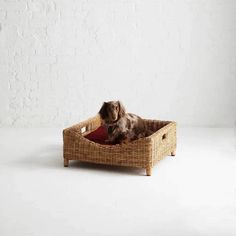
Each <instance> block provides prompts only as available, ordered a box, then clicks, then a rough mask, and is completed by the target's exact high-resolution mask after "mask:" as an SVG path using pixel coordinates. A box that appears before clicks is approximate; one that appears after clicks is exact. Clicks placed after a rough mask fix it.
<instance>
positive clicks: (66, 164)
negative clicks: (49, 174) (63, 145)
mask: <svg viewBox="0 0 236 236" xmlns="http://www.w3.org/2000/svg"><path fill="white" fill-rule="evenodd" d="M68 165H69V160H68V159H67V158H64V167H68Z"/></svg>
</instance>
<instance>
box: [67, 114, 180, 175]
mask: <svg viewBox="0 0 236 236" xmlns="http://www.w3.org/2000/svg"><path fill="white" fill-rule="evenodd" d="M145 122H147V126H148V128H149V129H150V130H152V131H155V132H154V133H153V134H152V135H150V136H148V137H146V138H141V139H138V140H135V141H132V142H130V143H128V144H117V145H102V144H99V143H95V142H93V141H90V140H88V139H87V138H85V136H86V135H88V134H89V133H91V132H92V131H94V130H95V129H97V128H98V127H100V126H101V119H100V116H99V115H97V116H95V117H93V118H90V119H88V120H86V121H83V122H81V123H79V124H77V125H74V126H72V127H69V128H67V129H64V130H63V141H64V146H63V154H64V155H63V156H64V166H65V167H68V164H69V161H70V160H79V161H85V162H92V163H99V164H109V165H117V166H130V167H139V168H145V169H146V174H147V175H148V176H150V175H151V173H152V167H153V166H154V164H156V163H157V162H158V161H160V160H161V159H163V158H164V157H165V156H167V155H171V156H175V152H176V123H175V122H172V121H158V120H145Z"/></svg>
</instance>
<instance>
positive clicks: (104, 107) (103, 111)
mask: <svg viewBox="0 0 236 236" xmlns="http://www.w3.org/2000/svg"><path fill="white" fill-rule="evenodd" d="M98 113H99V115H100V116H101V118H102V119H105V118H106V117H107V116H108V114H107V103H106V102H104V103H103V105H102V107H101V109H100V111H99V112H98Z"/></svg>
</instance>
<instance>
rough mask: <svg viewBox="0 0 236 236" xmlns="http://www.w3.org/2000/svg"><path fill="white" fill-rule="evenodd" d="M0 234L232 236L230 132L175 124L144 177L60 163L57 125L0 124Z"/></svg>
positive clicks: (234, 173)
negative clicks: (170, 140) (166, 147)
mask: <svg viewBox="0 0 236 236" xmlns="http://www.w3.org/2000/svg"><path fill="white" fill-rule="evenodd" d="M0 235H1V236H9V235H11V236H12V235H17V236H21V235H22V236H28V235H29V236H31V235H33V236H36V235H38V236H42V235H43V236H47V235H50V236H54V235H55V236H60V235H63V236H64V235H70V236H72V235H76V236H78V235H81V236H84V235H85V236H86V235H96V236H98V235H102V236H104V235H108V236H112V235H135V236H139V235H160V236H163V235H180V236H183V235H187V236H192V235H214V236H217V235H220V236H221V235H222V236H228V235H236V131H235V130H233V129H213V128H211V129H210V128H209V129H205V128H195V129H193V128H185V129H180V128H179V129H178V149H177V156H176V157H174V158H173V157H167V158H165V159H164V160H163V161H161V162H160V163H159V164H158V165H157V166H156V167H155V168H154V169H153V175H152V176H151V177H147V176H145V171H144V170H142V169H132V168H121V167H110V166H101V165H92V164H85V163H79V162H73V163H71V165H70V167H69V168H64V167H63V160H62V134H61V130H58V129H57V130H56V129H0Z"/></svg>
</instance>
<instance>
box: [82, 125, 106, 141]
mask: <svg viewBox="0 0 236 236" xmlns="http://www.w3.org/2000/svg"><path fill="white" fill-rule="evenodd" d="M85 138H87V139H89V140H90V141H93V142H95V143H100V144H106V143H105V140H107V138H108V134H107V130H106V128H105V127H104V126H100V127H99V128H97V129H96V130H94V131H93V132H91V133H89V134H87V135H85Z"/></svg>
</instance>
